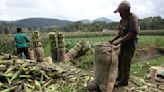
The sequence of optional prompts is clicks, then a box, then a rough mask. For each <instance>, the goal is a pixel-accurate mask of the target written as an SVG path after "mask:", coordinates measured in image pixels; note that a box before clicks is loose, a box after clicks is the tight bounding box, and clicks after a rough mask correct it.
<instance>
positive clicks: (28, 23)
mask: <svg viewBox="0 0 164 92" xmlns="http://www.w3.org/2000/svg"><path fill="white" fill-rule="evenodd" d="M11 23H12V24H14V25H16V26H21V27H44V26H59V27H62V26H66V25H68V24H71V23H72V22H71V21H67V20H59V19H47V18H28V19H22V20H18V21H12V22H11Z"/></svg>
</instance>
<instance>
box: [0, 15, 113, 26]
mask: <svg viewBox="0 0 164 92" xmlns="http://www.w3.org/2000/svg"><path fill="white" fill-rule="evenodd" d="M95 21H101V22H106V23H111V22H113V21H112V20H110V19H108V18H105V17H101V18H98V19H95V20H93V21H91V20H89V19H84V20H81V22H82V23H83V24H90V23H93V22H95ZM3 23H10V24H12V25H15V26H19V27H48V26H58V27H63V26H66V25H69V24H72V23H73V21H68V20H59V19H49V18H27V19H21V20H16V21H1V20H0V25H1V24H3Z"/></svg>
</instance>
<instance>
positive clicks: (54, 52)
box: [51, 47, 57, 62]
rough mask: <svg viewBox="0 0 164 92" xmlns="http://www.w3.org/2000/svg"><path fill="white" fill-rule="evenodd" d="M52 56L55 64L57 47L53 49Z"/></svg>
mask: <svg viewBox="0 0 164 92" xmlns="http://www.w3.org/2000/svg"><path fill="white" fill-rule="evenodd" d="M51 55H52V59H53V62H55V61H57V47H53V48H52V47H51Z"/></svg>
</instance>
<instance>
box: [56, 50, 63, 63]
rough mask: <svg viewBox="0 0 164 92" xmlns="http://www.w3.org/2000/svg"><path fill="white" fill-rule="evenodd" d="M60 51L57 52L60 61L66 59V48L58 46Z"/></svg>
mask: <svg viewBox="0 0 164 92" xmlns="http://www.w3.org/2000/svg"><path fill="white" fill-rule="evenodd" d="M57 51H58V53H57V59H58V61H59V62H60V61H63V60H65V49H64V48H58V50H57Z"/></svg>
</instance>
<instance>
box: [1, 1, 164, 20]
mask: <svg viewBox="0 0 164 92" xmlns="http://www.w3.org/2000/svg"><path fill="white" fill-rule="evenodd" d="M121 1H122V0H0V20H10V21H11V20H18V19H24V18H31V17H44V18H57V19H63V20H71V21H77V20H82V19H90V20H93V19H96V18H99V17H107V18H110V19H111V20H114V21H119V20H120V17H119V14H118V13H117V14H115V13H113V11H114V10H115V9H116V8H117V6H118V4H119V3H120V2H121ZM129 1H130V3H131V7H132V9H131V11H132V12H134V13H136V15H138V16H139V18H145V17H149V16H157V15H160V16H161V17H163V18H164V0H129Z"/></svg>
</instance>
